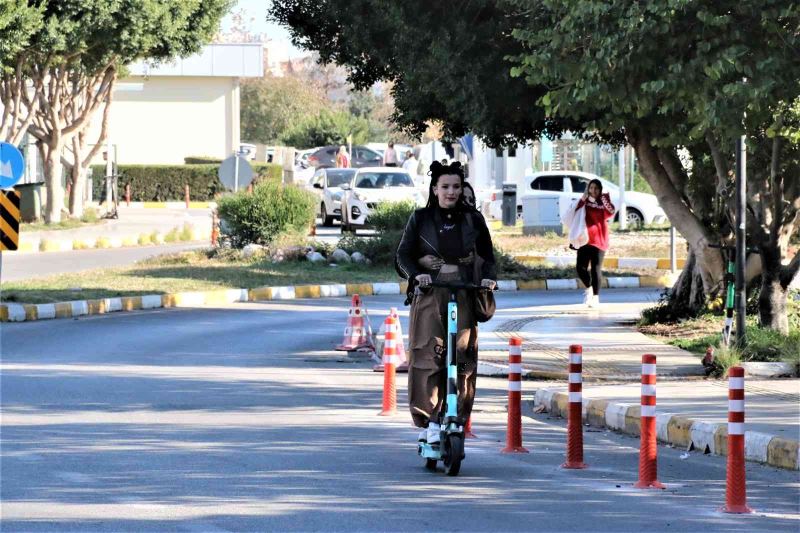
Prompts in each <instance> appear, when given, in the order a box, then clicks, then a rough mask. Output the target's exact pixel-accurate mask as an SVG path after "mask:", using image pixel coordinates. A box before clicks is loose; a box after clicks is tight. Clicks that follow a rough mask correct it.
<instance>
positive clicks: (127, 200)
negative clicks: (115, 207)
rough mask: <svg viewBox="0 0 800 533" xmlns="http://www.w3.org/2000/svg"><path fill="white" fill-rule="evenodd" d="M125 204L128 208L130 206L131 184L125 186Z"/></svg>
mask: <svg viewBox="0 0 800 533" xmlns="http://www.w3.org/2000/svg"><path fill="white" fill-rule="evenodd" d="M125 203H126V204H128V207H130V206H131V184H130V183H127V184H125Z"/></svg>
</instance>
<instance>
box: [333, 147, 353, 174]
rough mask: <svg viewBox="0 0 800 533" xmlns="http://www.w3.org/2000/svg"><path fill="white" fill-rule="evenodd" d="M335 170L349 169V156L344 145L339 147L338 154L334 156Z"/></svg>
mask: <svg viewBox="0 0 800 533" xmlns="http://www.w3.org/2000/svg"><path fill="white" fill-rule="evenodd" d="M336 168H350V155H349V154H348V153H347V147H346V146H345V145H342V146H340V147H339V153H338V154H336Z"/></svg>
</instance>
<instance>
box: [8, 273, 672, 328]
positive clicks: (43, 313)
mask: <svg viewBox="0 0 800 533" xmlns="http://www.w3.org/2000/svg"><path fill="white" fill-rule="evenodd" d="M614 279H620V280H625V281H624V283H623V282H613V281H610V280H614ZM555 281H564V280H545V279H540V280H525V281H517V280H499V281H498V282H497V284H498V287H499V290H501V291H521V290H543V289H547V290H557V289H560V288H561V287H562V285H561V284H556V283H554V282H555ZM573 281H574V280H573ZM609 281H610V286H611V287H615V286H618V287H634V288H648V287H671V286H672V282H673V280H672V278H671V276H659V277H653V276H636V277H631V278H609ZM406 287H407V283H406V282H405V281H402V282H398V281H386V282H375V283H346V284H330V285H290V286H279V287H271V286H270V287H256V288H254V289H220V290H214V291H199V292H181V293H175V294H150V295H143V296H126V297H118V298H100V299H96V300H73V301H69V302H57V303H50V304H23V303H4V304H0V322H30V321H33V320H46V319H53V318H76V317H79V316H84V315H99V314H105V313H114V312H120V311H137V310H140V309H155V308H161V307H197V306H199V305H215V304H220V303H235V302H255V301H259V300H294V299H299V298H336V297H342V296H352V295H353V294H360V295H362V296H372V295H401V294H405V292H406ZM573 288H574V287H573ZM142 302H146V304H143V303H142ZM56 309H58V310H59V311H58V312H56V311H55V310H56Z"/></svg>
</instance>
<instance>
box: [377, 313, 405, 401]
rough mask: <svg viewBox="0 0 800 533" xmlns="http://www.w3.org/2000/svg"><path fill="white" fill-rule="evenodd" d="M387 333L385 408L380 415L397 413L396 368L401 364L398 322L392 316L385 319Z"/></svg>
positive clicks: (384, 365) (384, 364)
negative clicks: (398, 345)
mask: <svg viewBox="0 0 800 533" xmlns="http://www.w3.org/2000/svg"><path fill="white" fill-rule="evenodd" d="M384 325H385V328H386V333H385V336H384V341H383V410H382V411H381V412H380V413H378V414H380V416H392V415H395V414H397V386H396V383H395V369H396V368H397V366H398V365H399V364H400V361H399V357H398V355H397V322H395V321H394V319H393V318H392V317H391V316H387V317H386V320H385V321H384Z"/></svg>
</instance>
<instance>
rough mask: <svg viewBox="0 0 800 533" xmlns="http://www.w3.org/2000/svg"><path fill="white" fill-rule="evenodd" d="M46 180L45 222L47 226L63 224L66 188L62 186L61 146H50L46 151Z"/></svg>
mask: <svg viewBox="0 0 800 533" xmlns="http://www.w3.org/2000/svg"><path fill="white" fill-rule="evenodd" d="M45 151H46V152H47V158H46V159H45V161H44V178H45V183H46V185H47V209H46V210H45V213H44V220H45V222H46V223H47V224H58V223H59V222H61V211H62V209H64V188H63V187H62V186H61V165H62V163H61V145H60V144H57V145H56V146H55V147H53V146H48V147H47V148H46V150H45Z"/></svg>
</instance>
